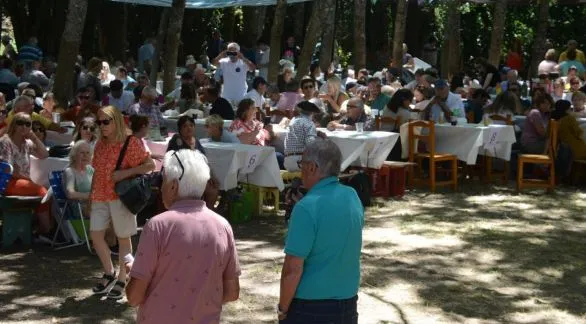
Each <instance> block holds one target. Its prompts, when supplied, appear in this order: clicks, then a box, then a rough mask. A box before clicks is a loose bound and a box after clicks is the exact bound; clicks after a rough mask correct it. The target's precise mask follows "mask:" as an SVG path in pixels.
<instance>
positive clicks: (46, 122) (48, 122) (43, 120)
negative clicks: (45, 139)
mask: <svg viewBox="0 0 586 324" xmlns="http://www.w3.org/2000/svg"><path fill="white" fill-rule="evenodd" d="M31 118H32V119H33V120H35V121H38V122H39V123H41V124H42V125H43V127H45V128H49V126H50V125H51V124H53V121H52V120H50V119H48V118H45V117H43V116H41V115H39V114H37V113H33V115H32V116H31Z"/></svg>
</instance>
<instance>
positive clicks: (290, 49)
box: [281, 36, 301, 66]
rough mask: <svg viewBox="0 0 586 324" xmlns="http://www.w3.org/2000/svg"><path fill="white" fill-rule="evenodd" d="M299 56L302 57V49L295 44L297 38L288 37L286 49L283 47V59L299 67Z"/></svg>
mask: <svg viewBox="0 0 586 324" xmlns="http://www.w3.org/2000/svg"><path fill="white" fill-rule="evenodd" d="M299 55H301V48H299V46H297V44H295V37H293V36H289V37H287V42H286V43H285V47H283V53H282V55H281V58H282V59H285V60H289V61H291V62H293V63H294V64H295V66H297V63H298V59H299Z"/></svg>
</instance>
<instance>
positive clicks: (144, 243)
mask: <svg viewBox="0 0 586 324" xmlns="http://www.w3.org/2000/svg"><path fill="white" fill-rule="evenodd" d="M155 223H156V221H154V220H151V221H150V222H147V223H146V225H145V226H144V228H143V231H142V234H141V235H140V241H139V242H138V248H137V249H136V255H135V259H134V263H133V265H132V269H131V270H130V276H131V277H134V278H136V279H140V280H144V281H150V280H151V278H152V277H153V275H154V274H155V269H156V267H157V262H158V259H159V246H158V237H157V231H156V230H155V229H154V228H153V226H154V224H155Z"/></svg>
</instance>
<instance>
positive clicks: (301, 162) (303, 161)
mask: <svg viewBox="0 0 586 324" xmlns="http://www.w3.org/2000/svg"><path fill="white" fill-rule="evenodd" d="M311 162H313V163H315V167H316V168H319V165H318V164H317V162H314V161H305V160H298V161H297V167H299V169H301V167H302V166H303V163H311Z"/></svg>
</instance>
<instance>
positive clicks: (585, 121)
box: [513, 116, 586, 139]
mask: <svg viewBox="0 0 586 324" xmlns="http://www.w3.org/2000/svg"><path fill="white" fill-rule="evenodd" d="M526 119H527V116H514V117H513V121H514V122H515V124H516V125H518V126H519V127H520V128H521V129H523V126H525V120H526ZM578 124H579V125H580V128H582V130H583V131H584V133H583V137H584V139H586V118H578Z"/></svg>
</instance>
